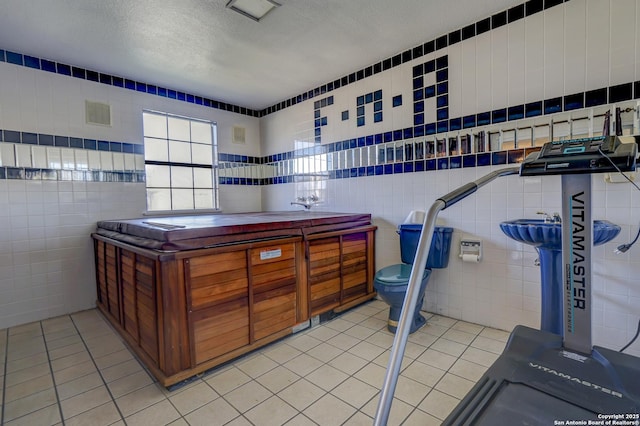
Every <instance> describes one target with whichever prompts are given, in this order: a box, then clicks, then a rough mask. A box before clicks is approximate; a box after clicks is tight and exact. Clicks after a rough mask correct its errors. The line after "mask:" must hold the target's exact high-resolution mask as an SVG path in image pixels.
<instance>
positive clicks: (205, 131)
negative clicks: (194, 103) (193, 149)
mask: <svg viewBox="0 0 640 426" xmlns="http://www.w3.org/2000/svg"><path fill="white" fill-rule="evenodd" d="M191 141H192V142H198V143H206V144H209V145H211V124H209V123H202V122H200V121H192V122H191Z"/></svg>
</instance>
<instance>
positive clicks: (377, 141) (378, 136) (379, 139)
mask: <svg viewBox="0 0 640 426" xmlns="http://www.w3.org/2000/svg"><path fill="white" fill-rule="evenodd" d="M373 139H374V141H373V143H374V144H375V145H378V144H380V143H382V140H383V139H382V133H376V134H375V135H374V137H373Z"/></svg>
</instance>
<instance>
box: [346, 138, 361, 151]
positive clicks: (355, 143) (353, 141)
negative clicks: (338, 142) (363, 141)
mask: <svg viewBox="0 0 640 426" xmlns="http://www.w3.org/2000/svg"><path fill="white" fill-rule="evenodd" d="M342 146H344V144H343V145H342ZM357 146H358V141H357V140H356V139H349V148H350V149H353V148H356V147H357Z"/></svg>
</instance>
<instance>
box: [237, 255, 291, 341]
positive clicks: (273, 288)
mask: <svg viewBox="0 0 640 426" xmlns="http://www.w3.org/2000/svg"><path fill="white" fill-rule="evenodd" d="M249 253H250V258H251V264H250V277H251V299H252V300H251V308H252V311H251V324H252V330H251V331H252V334H253V336H252V337H253V338H252V342H253V341H254V340H260V339H262V338H263V337H266V336H269V335H271V334H273V333H276V332H278V331H281V330H284V329H286V328H290V327H293V326H294V325H295V324H296V300H297V294H296V288H297V287H296V283H297V279H296V246H295V243H285V244H274V245H270V246H267V247H260V248H254V249H251V250H250V251H249Z"/></svg>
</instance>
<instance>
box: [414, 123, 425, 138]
mask: <svg viewBox="0 0 640 426" xmlns="http://www.w3.org/2000/svg"><path fill="white" fill-rule="evenodd" d="M421 136H424V126H423V125H418V126H414V127H413V137H414V138H418V137H421Z"/></svg>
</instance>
